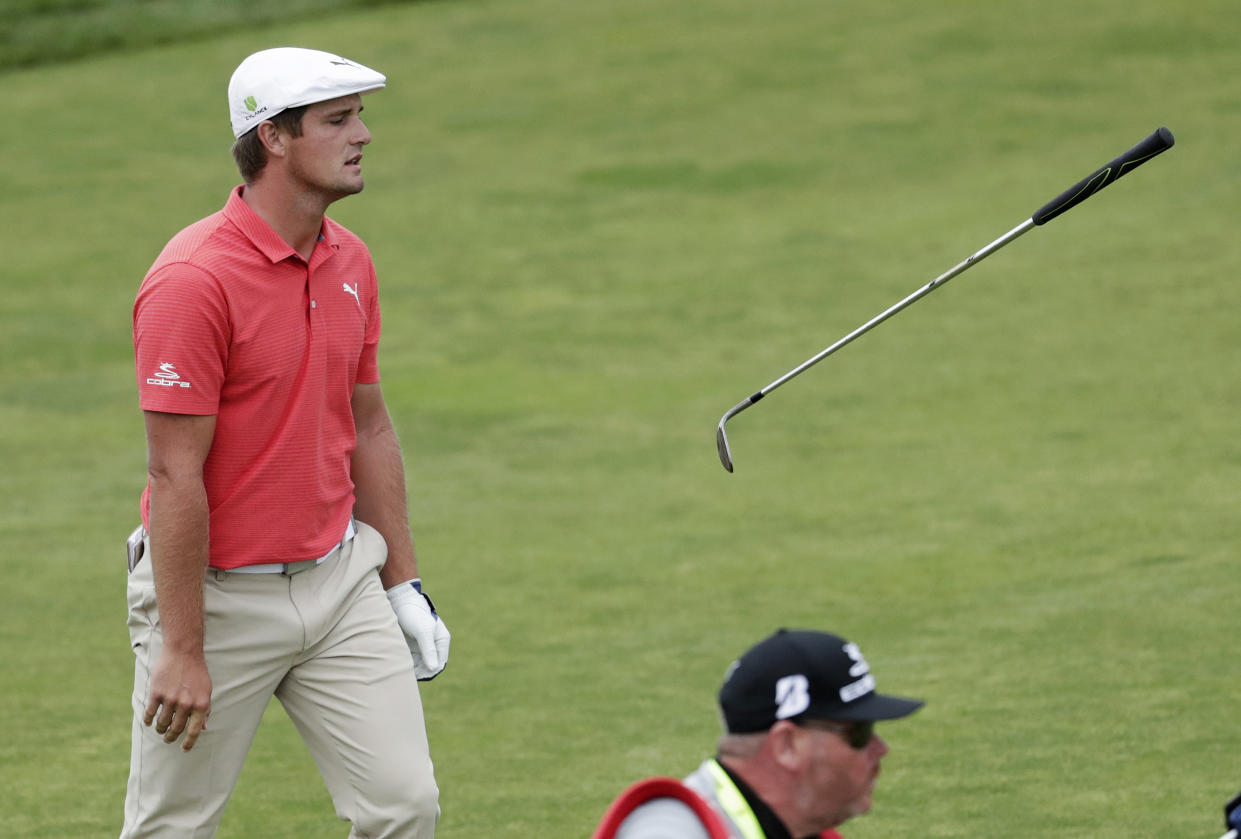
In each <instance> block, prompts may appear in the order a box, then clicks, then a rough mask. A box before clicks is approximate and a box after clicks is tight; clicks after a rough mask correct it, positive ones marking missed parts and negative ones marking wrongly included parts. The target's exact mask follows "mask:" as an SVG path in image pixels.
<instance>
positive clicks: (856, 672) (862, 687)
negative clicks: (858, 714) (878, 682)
mask: <svg viewBox="0 0 1241 839" xmlns="http://www.w3.org/2000/svg"><path fill="white" fill-rule="evenodd" d="M842 649H843V650H844V653H845V655H847V656H849V658H851V659H853V666H852V667H850V668H849V675H850V676H852V677H854V678H855V679H857V677H858V676H861V677H862V678H860V679H858V680H857V681H856V682H852V683H850V684H847V685H845V686H844V687H842V688H841V689H840V701H841V702H852V701H853V700H855V699H859V698H860V697H863V696H865V695H866V694H868V693H870V692H871V691H873V690H874V689H875V677H874V676H872V675H870V665H869V664H867V663H866V659H865V658H863V657H862V651H861V650H859V649H858V646H857V644H854V643H851V642H850V643H847V644H845V645H844V647H843V648H842Z"/></svg>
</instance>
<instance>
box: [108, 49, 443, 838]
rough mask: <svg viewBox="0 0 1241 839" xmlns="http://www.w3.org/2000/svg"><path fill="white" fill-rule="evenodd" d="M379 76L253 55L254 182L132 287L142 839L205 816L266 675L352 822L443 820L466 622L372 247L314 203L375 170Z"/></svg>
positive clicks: (252, 721) (129, 825)
mask: <svg viewBox="0 0 1241 839" xmlns="http://www.w3.org/2000/svg"><path fill="white" fill-rule="evenodd" d="M384 84H385V78H384V76H382V75H381V74H379V73H377V72H375V71H374V70H371V69H369V68H367V67H364V66H362V65H360V64H358V63H356V62H353V61H349V60H347V59H344V58H341V57H339V56H336V55H331V54H328V53H324V52H318V51H316V50H307V49H296V48H279V49H271V50H264V51H262V52H258V53H255V54H254V55H251V56H250V57H248V58H247V59H245V60H244V61H243V62H242V63H241V64H240V66H238V68H237V70H236V71H235V72H234V73H233V76H232V79H231V81H230V83H229V86H228V104H229V110H230V116H231V120H232V128H233V135H234V137H235V138H236V143H235V144H234V146H233V156H234V158H235V160H236V162H237V165H238V167H239V169H240V170H241V176H242V179H243V180H244V184H243V185H242V186H239V187H237V188H236V189H234V190H233V191H232V193H231V194H230V195H229V196H228V201H227V203H226V204H225V205H224V208H223V209H222V210H221V211H219V212H217V213H215V214H214V215H211V216H208V217H207V218H205V219H202V220H201V221H199V222H197V223H195V224H192V225H190V226H189V227H187V228H185V229H184V230H182V231H181V232H180V233H178V234H177V235H176V236H174V237H173V238H172V240H171V241H170V242H169V243H168V245H167V246H166V247H165V248H164V250H163V252H162V253H161V254H160V255H159V257H158V258H157V259H156V260H155V263H154V265H153V266H152V267H151V270H150V272H149V273H148V274H147V275H146V278H145V279H144V280H143V282H142V285H141V287H140V289H139V291H138V295H137V300H136V302H135V304H134V314H133V337H134V352H135V358H136V365H137V380H138V391H139V395H140V404H141V407H142V410H143V414H144V417H145V423H146V441H147V460H148V464H147V486H146V489H145V491H144V492H143V494H142V501H141V515H142V527H140V528H139V529H138V530H136V531H135V533H134V534H133V535H132V536H131V537H130V540H129V554H130V574H129V584H128V599H129V633H130V640H131V642H132V645H133V650H134V655H135V667H134V692H133V714H134V717H133V736H132V753H131V763H130V773H129V783H128V788H127V792H126V797H125V823H124V827H123V829H122V832H121V835H122V837H125V838H126V839H130V838H131V837H154V836H159V837H186V836H196V837H208V836H213V835H214V834H215V832H216V829H217V827H218V825H219V822H220V818H221V816H222V814H223V812H224V806H225V803H226V802H227V801H228V798H229V795H230V793H231V792H232V790H233V787H234V785H235V784H236V782H237V778H238V775H239V773H240V772H241V768H242V763H243V761H244V760H245V757H246V753H247V751H248V749H249V747H250V742H251V740H252V739H253V737H254V734H255V730H256V728H257V727H258V724H259V720H260V719H261V718H262V716H263V712H264V709H265V708H266V707H267V705H268V701H269V700H270V698H271V697H272V696H273V695H274V696H275V697H276V698H277V699H279V700H280V702H281V704H282V705H283V706H284V709H285V711H286V712H287V713H288V715H289V717H290V718H291V719H292V720H293V723H294V724H295V725H296V727H297V729H298V731H299V733H300V734H301V736H302V739H303V740H304V741H305V743H306V746H307V747H308V749H309V751H310V753H311V755H312V756H313V758H314V760H315V762H316V764H317V765H318V768H319V771H320V773H321V774H322V776H323V779H324V781H325V782H326V784H327V788H328V790H329V792H330V793H331V796H332V801H333V803H334V805H335V808H336V814H337V815H338V816H339V817H340V818H341V819H343V820H346V821H349V822H351V823H352V824H353V832H352V833H351V834H350V835H352V836H358V837H361V836H366V837H371V839H377V837H419V839H422V837H431V836H433V835H434V833H435V825H436V821H437V819H438V815H439V804H438V801H439V791H438V789H437V787H436V783H435V778H434V774H433V772H432V767H431V759H430V756H429V749H428V745H427V735H426V727H425V724H424V721H423V713H422V704H421V700H420V698H419V688H418V679H430V678H432V677H434V676H435V675H436V674H437V673H439V672H440V670H442V669H443V667H444V664H445V662H446V661H447V659H448V649H449V641H450V636H449V633H448V630H447V629H446V628H445V626H444V624H443V622H442V621H441V620H440V619H439V617H438V616H437V615H436V612H435V609H434V607H433V606H432V605H431V601H430V600H429V599H428V598H427V597H425V596H424V595H423V594H422V588H421V580H420V578H419V575H418V568H417V563H416V560H415V557H414V547H413V540H412V537H411V535H410V531H409V524H408V517H407V511H406V499H405V473H404V466H403V464H402V456H401V451H400V447H399V445H398V442H397V438H396V434H395V432H394V431H393V427H392V422H391V420H390V418H389V416H388V410H387V408H386V406H385V404H384V398H383V394H382V391H381V390H380V384H379V370H378V367H377V364H376V345H377V343H378V341H379V333H380V317H379V302H378V290H377V287H376V277H375V268H374V265H373V264H372V262H371V258H370V254H369V252H368V251H367V249H366V246H365V245H364V244H363V243H362V241H361V240H360V239H359V238H358V237H357V236H355V235H354V234H352V233H350V232H349V231H348V230H346V229H345V228H344V227H341V226H340V225H339V224H337V223H335V222H334V221H332V220H331V219H329V218H327V217H326V216H325V215H324V213H325V211H326V210H327V207H328V205H330V204H332V203H333V202H334V201H336V200H338V199H340V198H344V197H345V196H347V195H352V194H354V193H357V192H361V191H362V159H363V150H364V149H365V148H366V146H367V145H368V144H369V143H370V142H371V134H370V132H369V131H368V130H367V128H366V125H365V124H364V123H363V121H362V116H361V115H362V103H363V97H362V94H364V93H366V92H368V91H374V90H378V89H379V88H382V87H383V86H384ZM385 592H386V593H385ZM267 794H268V795H269V796H270V797H273V798H276V799H278V798H279V796H280V790H276V789H269V790H267ZM277 828H278V826H277V825H272V829H273V831H275V832H279V830H278V829H277Z"/></svg>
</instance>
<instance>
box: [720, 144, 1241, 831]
mask: <svg viewBox="0 0 1241 839" xmlns="http://www.w3.org/2000/svg"><path fill="white" fill-rule="evenodd" d="M1174 142H1175V141H1174V140H1173V138H1172V132H1171V131H1169V130H1168V129H1167V128H1159V129H1158V130H1156V131H1155V132H1154V133H1153V134H1151V135H1150V136H1149V137H1147V138H1146V139H1145V140H1143V141H1142V142H1140V143H1138V144H1137V145H1136V146H1134V147H1133V148H1131V149H1129V151H1127V152H1125V153H1124V154H1122V155H1121V156H1120V157H1118V158H1116V159H1115V160H1113V161H1112V162H1111V163H1109V164H1107V165H1106V166H1103V167H1101V168H1100V169H1099V170H1098V171H1096V172H1094V173H1092V174H1090V175H1087V176H1086V177H1084V178H1082V179H1081V180H1080V181H1078V182H1077V183H1075V184H1073V186H1071V187H1069V188H1068V189H1066V190H1065V191H1064V192H1062V193H1061V194H1060V195H1058V196H1056V197H1055V198H1053V199H1052V200H1051V201H1049V202H1047V203H1046V204H1045V205H1043V206H1042V207H1040V208H1039V209H1038V211H1037V212H1035V213H1034V215H1032V216H1031V217H1030V218H1028V219H1026V220H1025V221H1023V222H1022V223H1021V224H1019V225H1017V226H1016V227H1014V228H1013V229H1012V230H1010V231H1008V232H1007V233H1005V234H1004V235H1003V236H1001V237H1000V238H998V239H996V240H995V241H994V242H992V243H991V244H989V245H987V246H986V247H984V248H982V249H981V250H979V251H977V252H975V253H974V254H972V255H970V257H969V258H967V259H966V260H964V261H963V262H961V263H959V264H957V265H955V266H953V267H952V268H950V269H948V270H947V271H945V272H944V273H942V274H940V275H939V276H938V277H936V278H935V279H933V280H931V281H930V282H929V283H927V284H926V285H924V286H922V288H920V289H918V290H917V291H915V292H914V293H913V294H911V295H909V296H908V297H906V298H905V299H904V300H901V301H900V302H899V303H897V304H896V305H894V306H892V307H891V308H889V309H887V310H885V311H883V312H881V313H879V314H878V315H876V316H875V317H873V318H871V319H870V320H868V321H867V322H866V323H864V324H862V325H861V326H859V327H858V328H857V329H855V330H853V331H852V332H850V333H849V334H848V335H846V336H845V337H843V338H841V339H840V340H839V341H837V342H836V343H834V344H832V345H831V346H830V347H828V348H827V349H825V350H823V352H821V353H819V354H818V355H816V356H815V357H814V358H811V359H809V360H807V361H806V362H804V363H802V364H801V365H799V366H798V367H795V368H794V369H792V370H790V371H789V372H787V373H785V374H784V375H783V376H781V377H780V378H778V379H776V380H775V381H774V382H772V383H771V384H769V385H767V387H765V388H763V389H762V390H760V391H758V392H757V393H755V394H753V395H751V396H749V397H747V398H746V399H745V400H744V401H742V402H739V403H738V404H736V405H734V406H733V407H732V408H731V409H729V411H728V413H726V414H724V416H723V417H722V418H721V419H720V424H719V425H718V426H717V427H716V431H715V446H716V449H717V450H718V451H719V454H720V462H721V463H722V464H724V468H725V469H727V470H728V471H729V472H731V471H733V459H732V451H731V450H730V449H729V446H728V435H727V434H726V433H725V432H724V424H725V423H726V422H728V421H729V420H730V419H732V418H733V417H735V416H736V415H737V414H739V413H741V412H742V411H744V410H745V409H746V408H748V407H750V406H751V405H753V404H754V403H755V402H757V401H758V400H760V399H762V398H763V397H764V396H766V395H767V394H769V393H771V392H772V391H773V390H775V389H776V388H778V387H779V386H780V385H782V384H784V383H785V382H787V381H788V380H789V379H791V378H793V377H794V376H797V375H799V374H801V373H802V372H804V371H806V370H807V369H809V368H810V367H813V366H814V365H815V364H818V363H819V362H820V361H822V360H823V359H825V358H827V357H828V356H829V355H831V354H832V353H834V352H836V350H838V349H840V348H841V347H843V346H845V345H846V344H848V343H850V342H851V341H853V340H854V339H855V338H857V337H859V336H861V335H864V334H865V333H867V332H869V331H870V330H871V329H874V328H875V327H876V326H878V325H879V324H881V323H883V322H884V321H885V320H887V319H888V318H890V317H892V316H893V315H895V314H896V313H897V312H899V311H901V310H902V309H904V308H906V307H907V306H910V305H912V304H913V303H916V302H917V301H919V300H921V299H922V298H923V297H925V296H926V295H928V294H930V293H931V292H932V291H934V290H935V289H937V288H939V287H940V286H942V285H944V284H945V283H947V282H948V281H949V280H951V279H952V278H953V277H955V276H957V275H958V274H960V273H962V272H964V271H965V269H967V268H969V267H970V266H971V265H974V264H976V263H978V262H981V261H982V260H984V259H986V258H987V257H988V256H990V255H991V254H993V253H995V252H996V251H998V250H999V249H1000V248H1002V247H1004V246H1005V245H1007V244H1008V243H1009V242H1011V241H1013V240H1014V239H1016V238H1017V237H1019V236H1021V235H1022V234H1024V233H1027V232H1028V231H1030V230H1031V229H1032V228H1034V227H1035V226H1036V225H1041V224H1046V223H1047V222H1049V221H1051V220H1052V219H1054V218H1055V217H1056V216H1058V215H1060V214H1061V213H1063V212H1065V211H1067V210H1070V209H1072V208H1073V207H1075V206H1077V205H1078V204H1080V203H1082V202H1083V201H1085V200H1086V199H1087V198H1089V197H1090V196H1092V195H1094V194H1095V193H1096V192H1098V191H1099V190H1101V189H1103V187H1105V186H1107V185H1108V184H1110V183H1112V182H1113V181H1115V180H1117V179H1118V178H1120V177H1121V176H1122V175H1125V174H1128V173H1129V172H1131V171H1133V170H1134V169H1136V168H1137V167H1138V166H1141V165H1142V164H1143V163H1145V162H1146V161H1148V160H1150V159H1151V158H1152V157H1154V156H1155V155H1157V154H1159V153H1160V152H1164V151H1167V150H1168V149H1170V148H1172V144H1173V143H1174ZM1233 839H1236V837H1233Z"/></svg>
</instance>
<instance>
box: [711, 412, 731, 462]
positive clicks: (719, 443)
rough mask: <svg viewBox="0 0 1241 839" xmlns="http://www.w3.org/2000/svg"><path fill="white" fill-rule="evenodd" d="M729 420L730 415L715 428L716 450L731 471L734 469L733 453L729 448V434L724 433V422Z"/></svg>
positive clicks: (721, 460)
mask: <svg viewBox="0 0 1241 839" xmlns="http://www.w3.org/2000/svg"><path fill="white" fill-rule="evenodd" d="M727 420H728V417H724V419H722V420H720V424H719V426H717V427H716V429H715V450H716V451H718V452H719V453H720V463H722V464H724V468H725V469H727V470H728V471H729V472H731V471H733V454H732V452H731V451H730V450H729V448H728V435H727V434H725V433H724V423H725V422H726V421H727Z"/></svg>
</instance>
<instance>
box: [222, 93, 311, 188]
mask: <svg viewBox="0 0 1241 839" xmlns="http://www.w3.org/2000/svg"><path fill="white" fill-rule="evenodd" d="M309 107H310V106H309V105H302V106H301V107H297V108H286V109H285V110H283V111H281V112H280V113H278V114H276V115H275V116H274V117H272V118H271V119H270V120H267V121H269V122H271V123H272V124H273V125H275V126H276V128H277V130H280V131H287V132H289V134H291V135H293V136H294V137H300V136H302V117H303V116H304V115H305V113H306V109H307V108H309ZM261 124H262V123H259V125H261ZM233 160H234V161H236V162H237V169H238V170H239V171H240V172H241V177H242V180H244V181H245V182H246V183H247V184H251V183H254V181H255V180H257V179H258V176H259V173H260V172H262V171H263V167H264V166H266V165H267V149H266V148H264V146H263V141H262V140H260V139H259V132H258V125H256V126H254V128H251V129H250V130H249V131H247V132H246V133H245V134H242V135H241V136H240V137H238V138H237V141H236V142H235V143H233Z"/></svg>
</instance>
